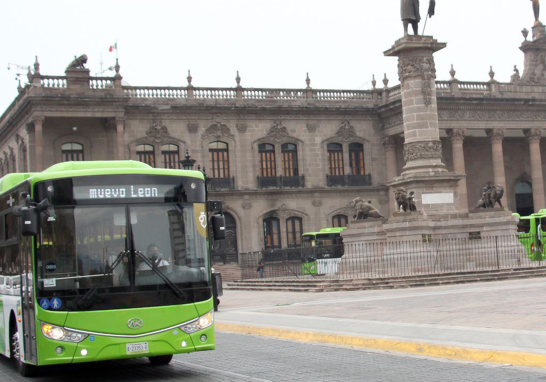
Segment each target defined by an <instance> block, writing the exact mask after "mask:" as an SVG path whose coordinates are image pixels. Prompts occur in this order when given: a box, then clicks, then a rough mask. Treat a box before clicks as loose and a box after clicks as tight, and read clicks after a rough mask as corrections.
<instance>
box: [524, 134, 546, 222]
mask: <svg viewBox="0 0 546 382" xmlns="http://www.w3.org/2000/svg"><path fill="white" fill-rule="evenodd" d="M525 136H526V137H527V139H528V140H529V154H530V156H531V179H532V181H533V205H534V206H535V212H537V211H538V210H540V209H541V208H546V206H545V205H544V178H543V176H542V158H541V155H540V138H541V134H540V129H530V130H526V131H525Z"/></svg>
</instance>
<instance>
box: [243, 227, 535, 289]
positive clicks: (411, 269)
mask: <svg viewBox="0 0 546 382" xmlns="http://www.w3.org/2000/svg"><path fill="white" fill-rule="evenodd" d="M305 250H306V249H303V248H298V249H282V250H280V249H279V250H274V251H270V252H269V253H268V252H266V251H264V252H262V253H261V255H258V256H256V255H254V256H246V255H245V254H241V255H242V256H241V257H240V259H241V267H242V268H243V278H256V277H257V275H256V266H257V261H259V259H260V258H263V260H264V264H265V268H264V277H266V278H277V277H295V276H297V277H299V276H301V275H303V274H304V273H310V272H308V271H307V272H306V270H309V269H313V267H314V269H316V271H315V274H318V275H323V277H326V278H333V279H354V278H372V279H373V278H383V277H400V276H423V275H438V274H445V273H460V272H472V271H488V270H501V269H517V268H532V267H544V266H546V261H544V260H542V261H533V260H531V258H530V257H531V256H533V254H532V253H531V252H530V251H529V246H526V245H524V243H523V244H522V242H520V240H519V238H518V236H516V235H514V236H487V237H478V238H464V239H431V238H429V237H428V236H427V237H426V238H425V239H423V240H416V241H396V242H388V243H387V242H379V243H351V244H344V254H343V256H342V257H340V258H336V257H324V256H323V257H322V258H317V257H315V259H316V263H315V259H312V258H309V257H308V256H306V253H305ZM539 258H540V257H539ZM252 270H253V271H254V272H252ZM298 270H299V271H298Z"/></svg>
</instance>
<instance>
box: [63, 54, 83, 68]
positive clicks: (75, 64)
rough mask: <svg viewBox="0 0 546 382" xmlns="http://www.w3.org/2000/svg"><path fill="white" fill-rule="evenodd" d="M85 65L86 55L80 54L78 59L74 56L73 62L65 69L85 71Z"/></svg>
mask: <svg viewBox="0 0 546 382" xmlns="http://www.w3.org/2000/svg"><path fill="white" fill-rule="evenodd" d="M85 64H87V55H86V54H82V55H81V56H80V57H76V56H74V60H72V62H71V63H70V64H68V66H67V67H66V68H67V69H85V66H84V65H85Z"/></svg>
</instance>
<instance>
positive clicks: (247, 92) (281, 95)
mask: <svg viewBox="0 0 546 382" xmlns="http://www.w3.org/2000/svg"><path fill="white" fill-rule="evenodd" d="M242 93H243V94H242V97H243V98H244V99H305V98H306V92H305V90H299V89H252V88H251V89H243V90H242Z"/></svg>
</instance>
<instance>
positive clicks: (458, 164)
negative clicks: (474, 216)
mask: <svg viewBox="0 0 546 382" xmlns="http://www.w3.org/2000/svg"><path fill="white" fill-rule="evenodd" d="M448 134H449V137H450V138H451V145H452V147H453V170H455V172H456V173H458V174H466V166H465V162H464V149H463V143H464V137H465V134H466V129H453V130H450V131H448ZM459 205H460V207H461V208H464V209H468V191H467V188H466V179H461V180H460V182H459Z"/></svg>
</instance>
